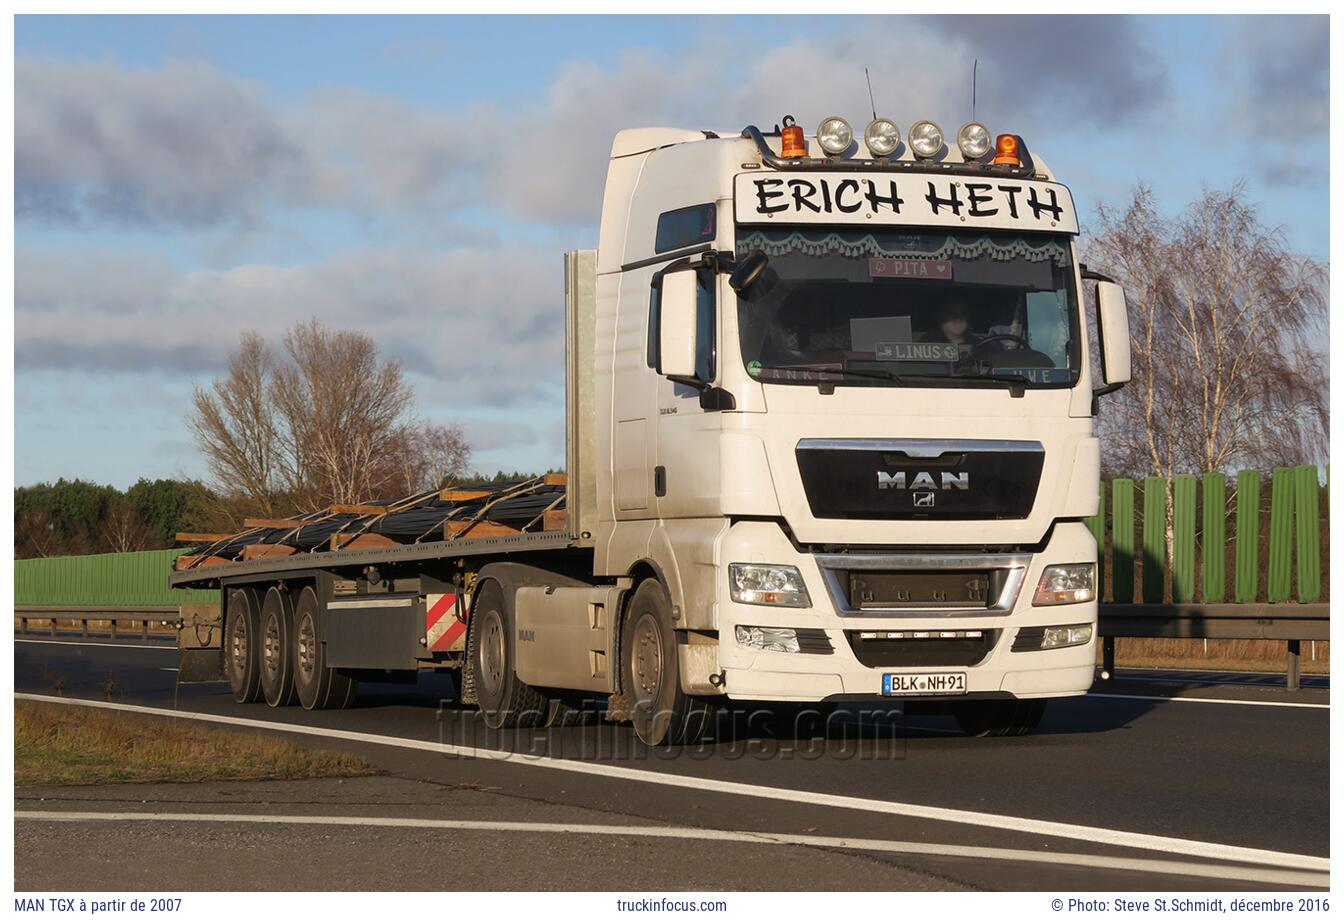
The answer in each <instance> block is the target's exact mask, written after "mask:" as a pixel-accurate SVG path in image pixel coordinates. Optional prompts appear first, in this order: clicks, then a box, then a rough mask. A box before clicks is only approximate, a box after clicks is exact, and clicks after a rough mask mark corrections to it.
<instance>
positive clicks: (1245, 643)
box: [1097, 639, 1330, 674]
mask: <svg viewBox="0 0 1344 920" xmlns="http://www.w3.org/2000/svg"><path fill="white" fill-rule="evenodd" d="M1315 646H1316V647H1315V652H1316V657H1315V658H1314V659H1313V658H1312V643H1310V642H1303V643H1302V657H1301V659H1300V660H1301V664H1302V673H1304V674H1329V673H1330V643H1329V642H1317V643H1316V644H1315ZM1097 655H1098V657H1097V660H1098V661H1100V660H1101V657H1100V655H1101V649H1100V643H1098V650H1097ZM1115 663H1116V666H1117V667H1122V668H1184V669H1189V670H1192V671H1193V670H1217V671H1283V670H1286V669H1287V667H1288V643H1287V642H1282V641H1277V640H1272V639H1209V640H1208V642H1207V646H1206V643H1205V641H1204V640H1203V639H1116V640H1115Z"/></svg>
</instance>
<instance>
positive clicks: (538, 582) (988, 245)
mask: <svg viewBox="0 0 1344 920" xmlns="http://www.w3.org/2000/svg"><path fill="white" fill-rule="evenodd" d="M838 123H839V124H838ZM816 148H820V149H819V150H817V149H816ZM1077 232H1078V223H1077V217H1076V214H1075V213H1074V209H1073V200H1072V196H1071V194H1070V193H1069V190H1068V188H1067V187H1066V186H1064V185H1062V184H1061V183H1059V182H1058V180H1057V179H1056V177H1055V176H1054V175H1053V174H1052V173H1051V172H1050V170H1049V168H1048V166H1046V164H1045V163H1044V161H1043V160H1041V158H1040V157H1039V156H1037V155H1035V154H1034V153H1033V152H1030V151H1029V150H1028V149H1027V145H1026V143H1025V141H1024V140H1023V139H1022V138H1021V137H1020V136H1018V135H1015V134H1001V135H999V136H998V138H997V140H991V135H989V133H988V131H987V130H986V129H985V128H984V127H983V126H981V125H978V124H974V123H972V124H968V125H966V126H963V128H962V130H961V131H960V132H958V136H957V141H956V144H955V145H952V144H949V143H945V142H944V140H943V137H942V134H941V130H940V129H939V128H938V127H937V126H936V125H934V124H933V123H932V122H919V123H917V124H916V125H915V127H913V128H912V129H911V132H910V135H909V138H908V141H907V143H905V144H902V143H901V138H900V134H899V132H898V131H897V130H896V128H895V125H894V124H893V123H891V122H890V121H888V120H886V119H874V121H873V122H872V123H871V124H870V125H869V127H868V130H867V131H866V132H865V135H864V139H863V142H862V144H860V142H859V141H858V139H857V138H855V137H853V136H852V132H850V129H849V126H848V124H847V123H843V120H841V119H834V118H832V119H827V120H826V121H824V122H823V123H822V125H821V127H819V129H818V132H817V133H816V134H815V135H812V136H811V137H808V136H805V135H804V134H803V132H802V129H801V128H799V127H797V126H796V125H793V124H791V123H790V119H787V118H786V119H785V121H784V123H783V126H782V127H781V126H776V128H775V130H774V131H773V132H762V131H760V130H758V129H757V128H755V127H753V126H749V127H747V128H746V129H744V130H743V131H741V132H740V133H738V134H730V135H723V136H721V135H719V134H717V133H715V132H710V131H686V130H681V129H672V128H647V129H637V130H630V131H622V132H621V133H620V134H618V135H617V137H616V139H615V141H614V143H613V145H612V151H611V157H610V162H609V167H608V175H607V184H606V192H605V196H604V201H603V208H602V221H601V230H600V234H599V244H598V248H597V250H578V251H573V252H570V253H567V254H566V255H565V262H564V264H565V293H566V296H565V304H566V306H565V310H566V350H565V362H566V375H565V379H566V397H565V410H566V411H565V417H566V474H565V475H564V476H557V475H551V476H549V477H540V478H539V479H537V480H533V481H529V482H526V483H515V484H509V485H507V486H504V487H502V489H503V490H504V491H506V492H508V494H509V495H513V496H520V497H521V496H530V497H529V498H527V501H526V502H523V501H522V498H518V501H519V502H520V504H519V505H518V508H517V509H515V513H514V514H513V515H512V516H511V517H510V516H509V515H508V514H504V513H503V512H504V511H506V510H507V509H506V504H507V503H506V502H503V501H496V499H498V498H499V492H498V491H491V489H489V488H482V489H480V490H475V487H471V486H464V487H462V488H461V489H459V490H448V491H446V492H444V493H442V494H437V495H436V494H433V493H426V494H425V495H423V496H418V497H417V496H412V497H409V498H408V499H405V500H402V501H400V502H377V503H370V504H369V505H360V506H333V507H332V508H329V509H325V510H324V511H321V512H315V513H314V514H312V515H308V516H306V517H304V518H303V519H297V518H296V519H291V520H282V521H275V520H270V521H257V522H251V523H254V524H255V525H256V526H254V527H253V528H252V529H251V530H250V531H247V532H244V533H241V534H234V535H223V536H220V537H219V538H217V539H214V540H209V539H206V540H202V541H200V545H199V547H198V549H196V550H194V551H191V552H189V553H188V555H187V556H186V557H184V561H183V562H181V566H182V568H181V570H180V571H175V572H174V573H172V575H171V576H170V579H169V580H170V583H171V584H173V585H176V586H182V587H188V586H189V587H197V588H201V587H210V588H216V589H218V590H219V591H220V592H221V603H220V609H221V614H220V616H221V620H220V622H218V623H214V624H197V625H198V626H204V627H206V628H205V629H204V631H202V629H199V628H198V629H195V630H184V634H186V633H190V634H191V635H193V636H196V637H199V636H201V635H206V636H208V637H214V638H211V639H209V640H207V641H205V642H198V643H197V644H200V645H204V646H206V648H207V649H208V651H206V652H204V654H207V655H218V660H219V662H220V663H221V664H222V667H223V670H224V672H225V673H226V674H227V676H228V677H229V680H230V685H231V688H232V691H233V695H234V697H235V699H237V700H238V701H240V702H256V701H259V700H263V699H264V700H265V701H266V702H267V703H269V704H270V705H272V706H280V705H288V704H291V703H296V702H297V703H299V704H301V705H303V706H305V707H308V708H321V707H330V706H343V705H348V704H349V702H350V701H351V700H352V699H353V698H354V693H355V687H356V683H357V681H358V680H360V679H369V678H376V679H379V680H384V679H406V680H413V679H414V678H415V676H416V675H417V674H418V673H419V672H421V671H424V670H426V669H443V668H452V669H461V671H462V676H461V681H460V687H461V692H462V699H463V702H466V703H472V704H476V705H478V706H479V707H480V709H481V711H482V713H483V715H484V719H485V721H486V723H487V724H488V725H490V726H491V727H503V726H506V725H556V724H564V723H566V722H568V721H572V720H573V719H574V718H576V713H577V712H578V711H579V710H580V708H581V707H584V706H586V705H587V704H588V703H589V702H591V701H598V702H600V703H601V704H602V706H603V708H604V711H605V715H606V717H607V718H611V719H628V720H630V721H632V722H633V724H634V729H635V732H636V733H637V734H638V735H639V737H640V738H641V739H643V740H644V741H645V742H647V743H650V744H662V743H675V742H683V741H688V740H693V739H696V738H699V737H702V736H703V735H704V734H706V732H708V731H709V730H710V729H711V728H712V726H713V725H714V719H713V713H714V709H715V707H716V706H717V705H719V704H723V703H733V704H735V705H736V704H743V705H750V706H760V705H769V706H771V707H774V708H776V709H779V708H788V707H795V708H796V707H798V706H807V707H813V708H816V709H818V710H820V711H823V712H824V711H826V710H827V709H829V708H830V707H833V706H835V705H836V704H838V703H841V702H844V701H849V700H888V701H903V702H905V703H906V704H907V705H925V706H942V707H945V708H947V709H948V711H950V712H953V713H954V714H955V715H957V717H958V719H959V720H960V721H961V724H962V726H963V728H964V729H965V730H966V731H968V732H970V733H972V734H1021V733H1025V732H1027V731H1030V730H1031V729H1032V728H1033V727H1034V726H1035V724H1036V722H1037V720H1039V718H1040V715H1041V712H1042V710H1043V707H1044V704H1045V701H1046V700H1048V699H1049V698H1052V697H1058V696H1068V695H1073V694H1078V693H1083V692H1085V691H1086V689H1087V688H1088V686H1090V684H1091V682H1092V678H1093V672H1094V664H1095V656H1096V635H1095V626H1096V612H1097V611H1096V544H1095V541H1094V540H1093V537H1092V535H1091V533H1090V531H1089V530H1088V529H1087V528H1086V526H1085V525H1084V524H1083V518H1085V517H1086V516H1088V515H1091V514H1094V513H1095V512H1096V508H1097V483H1098V474H1099V447H1098V442H1097V439H1096V437H1095V436H1094V433H1093V417H1094V415H1095V414H1096V411H1097V407H1098V401H1099V398H1100V397H1102V396H1104V395H1105V394H1106V393H1108V392H1110V391H1112V390H1114V389H1115V388H1117V387H1118V386H1120V385H1122V384H1123V383H1124V382H1125V381H1126V380H1127V379H1128V377H1129V333H1128V324H1127V320H1126V315H1125V305H1124V295H1123V292H1122V291H1121V289H1120V288H1119V286H1118V285H1115V284H1113V283H1111V282H1110V281H1109V279H1105V278H1103V277H1102V276H1099V275H1096V274H1094V273H1091V272H1089V271H1087V269H1086V268H1085V267H1084V266H1082V265H1080V264H1079V263H1078V262H1077V259H1076V252H1075V246H1074V236H1075V235H1076V234H1077ZM1088 280H1090V281H1096V282H1098V284H1097V292H1096V327H1097V337H1098V341H1097V343H1096V348H1097V353H1098V354H1099V356H1100V363H1099V364H1098V361H1097V360H1096V359H1094V358H1093V357H1092V356H1091V355H1090V348H1089V329H1088V326H1089V324H1088V322H1087V321H1086V319H1085V317H1084V313H1083V307H1082V291H1083V283H1084V281H1088ZM468 434H469V432H468ZM473 490H475V491H473ZM519 509H521V510H519ZM538 511H540V512H541V513H539V514H538V513H536V512H538ZM398 515H400V516H401V517H398ZM412 523H414V524H415V525H416V526H415V527H412V526H411V524H412ZM419 527H423V530H420V531H417V528H419ZM305 531H306V532H307V533H306V535H305ZM212 626H213V627H218V628H214V629H211V628H209V627H212ZM216 642H217V645H216V644H215V643H216ZM216 648H218V651H214V649H216ZM194 654H197V655H199V654H202V653H201V652H200V651H196V652H194Z"/></svg>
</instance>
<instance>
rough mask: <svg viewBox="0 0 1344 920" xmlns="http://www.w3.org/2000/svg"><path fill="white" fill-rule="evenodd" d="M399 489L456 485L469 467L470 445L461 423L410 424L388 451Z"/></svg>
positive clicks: (410, 490) (421, 488) (412, 489)
mask: <svg viewBox="0 0 1344 920" xmlns="http://www.w3.org/2000/svg"><path fill="white" fill-rule="evenodd" d="M385 455H386V457H387V458H388V460H390V461H392V462H393V463H395V465H396V467H397V469H396V472H395V480H396V482H397V484H398V487H399V488H398V491H400V492H403V493H406V494H410V493H413V492H424V491H426V490H429V489H442V488H444V487H446V486H450V485H453V484H454V483H455V482H457V481H458V479H459V478H460V477H461V476H462V474H463V473H464V472H466V469H467V463H468V461H469V460H470V459H471V448H470V447H469V446H468V444H467V439H466V435H465V434H464V432H463V431H462V426H460V425H420V426H416V427H410V428H408V429H407V430H406V432H405V436H404V437H403V438H401V439H399V440H398V441H397V442H396V444H395V445H394V446H393V447H392V448H391V449H390V450H388V451H387V452H386V454H385Z"/></svg>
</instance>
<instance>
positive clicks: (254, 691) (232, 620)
mask: <svg viewBox="0 0 1344 920" xmlns="http://www.w3.org/2000/svg"><path fill="white" fill-rule="evenodd" d="M260 629H261V611H260V610H259V609H258V597H257V592H256V591H254V590H253V589H251V588H234V589H233V590H231V591H230V592H229V598H228V622H227V623H226V624H225V625H224V670H225V672H226V673H227V674H228V676H229V689H230V690H231V691H233V700H234V702H235V703H255V702H257V701H258V700H260V699H261V658H260V655H259V653H260V649H261V643H260V642H259V641H258V639H257V634H258V631H259V630H260Z"/></svg>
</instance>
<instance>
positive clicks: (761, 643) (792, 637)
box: [734, 626, 798, 652]
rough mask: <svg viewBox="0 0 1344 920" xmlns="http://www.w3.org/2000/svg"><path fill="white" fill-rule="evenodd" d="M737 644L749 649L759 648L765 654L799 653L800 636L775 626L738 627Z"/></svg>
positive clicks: (736, 629) (735, 630)
mask: <svg viewBox="0 0 1344 920" xmlns="http://www.w3.org/2000/svg"><path fill="white" fill-rule="evenodd" d="M734 632H736V633H737V644H738V645H745V646H746V647H747V648H757V649H760V650H761V651H764V652H796V651H798V634H797V633H796V632H794V631H793V630H792V629H779V628H776V627H774V626H738V627H736V628H735V629H734Z"/></svg>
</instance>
